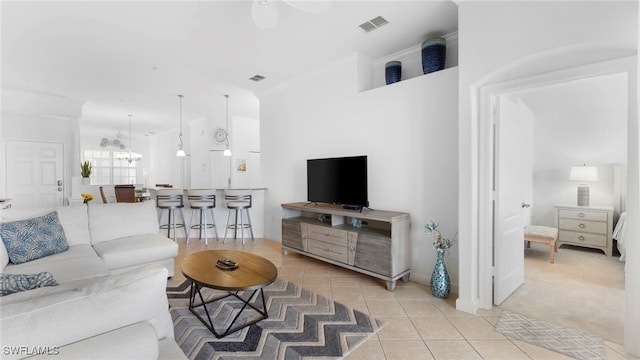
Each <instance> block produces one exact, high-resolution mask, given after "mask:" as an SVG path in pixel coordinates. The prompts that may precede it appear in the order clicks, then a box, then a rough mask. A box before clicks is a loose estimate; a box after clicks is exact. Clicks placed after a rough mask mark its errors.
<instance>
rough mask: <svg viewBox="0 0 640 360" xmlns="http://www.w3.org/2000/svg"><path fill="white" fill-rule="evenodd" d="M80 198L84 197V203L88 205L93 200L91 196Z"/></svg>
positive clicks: (83, 195) (86, 195) (84, 195)
mask: <svg viewBox="0 0 640 360" xmlns="http://www.w3.org/2000/svg"><path fill="white" fill-rule="evenodd" d="M80 196H82V198H83V199H84V201H83V202H84V203H85V204H86V203H88V202H89V201H91V200H93V195H91V194H80Z"/></svg>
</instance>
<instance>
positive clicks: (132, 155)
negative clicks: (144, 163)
mask: <svg viewBox="0 0 640 360" xmlns="http://www.w3.org/2000/svg"><path fill="white" fill-rule="evenodd" d="M132 116H133V115H131V114H129V153H128V154H127V153H117V154H116V159H120V160H127V161H128V162H129V164H131V163H132V162H134V161H136V160H140V159H142V154H138V153H134V152H133V151H132V150H131V117H132Z"/></svg>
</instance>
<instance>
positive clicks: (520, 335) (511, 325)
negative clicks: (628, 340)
mask: <svg viewBox="0 0 640 360" xmlns="http://www.w3.org/2000/svg"><path fill="white" fill-rule="evenodd" d="M496 331H497V332H499V333H501V334H503V335H505V336H506V337H508V338H512V339H518V340H522V341H525V342H528V343H530V344H533V345H537V346H541V347H544V348H547V349H549V350H553V351H556V352H559V353H561V354H565V355H567V356H570V357H572V358H574V359H590V360H596V359H606V358H607V352H606V350H605V347H604V342H603V341H602V339H600V338H599V337H597V336H592V335H588V334H585V333H583V332H580V331H577V330H572V329H567V328H563V327H560V326H556V325H553V324H549V323H547V322H544V321H539V320H533V319H529V318H527V317H525V316H523V315H520V314H516V313H513V312H510V311H503V312H502V314H501V315H500V319H499V320H498V323H497V324H496Z"/></svg>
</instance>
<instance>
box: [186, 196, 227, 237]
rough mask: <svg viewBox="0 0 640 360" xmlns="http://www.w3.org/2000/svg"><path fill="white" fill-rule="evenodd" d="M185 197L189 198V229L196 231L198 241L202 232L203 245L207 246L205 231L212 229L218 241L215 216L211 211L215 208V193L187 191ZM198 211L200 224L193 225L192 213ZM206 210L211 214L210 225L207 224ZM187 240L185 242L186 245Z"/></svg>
mask: <svg viewBox="0 0 640 360" xmlns="http://www.w3.org/2000/svg"><path fill="white" fill-rule="evenodd" d="M187 197H188V198H189V207H190V208H191V218H190V219H189V224H191V226H190V228H191V229H198V239H202V233H203V232H204V244H205V245H209V241H208V238H207V229H213V231H214V234H215V235H216V240H217V241H220V239H218V227H217V226H216V216H215V214H214V211H213V209H214V208H215V207H216V191H215V190H209V189H197V190H195V189H194V190H189V191H187ZM198 210H199V211H200V222H199V223H198V224H194V223H193V213H194V212H196V211H198ZM207 210H209V212H210V213H211V223H207ZM188 243H189V240H187V244H188Z"/></svg>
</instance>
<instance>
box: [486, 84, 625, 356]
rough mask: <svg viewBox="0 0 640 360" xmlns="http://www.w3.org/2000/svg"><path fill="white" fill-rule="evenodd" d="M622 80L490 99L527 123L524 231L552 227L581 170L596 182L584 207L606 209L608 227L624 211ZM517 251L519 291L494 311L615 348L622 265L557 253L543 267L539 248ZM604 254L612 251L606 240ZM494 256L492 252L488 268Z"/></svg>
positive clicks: (584, 254) (597, 255)
mask: <svg viewBox="0 0 640 360" xmlns="http://www.w3.org/2000/svg"><path fill="white" fill-rule="evenodd" d="M627 77H628V74H627V73H612V74H598V75H594V74H589V75H583V76H578V77H574V78H572V79H570V80H563V81H559V80H555V81H552V82H548V83H544V84H542V85H536V86H521V87H519V88H518V89H517V90H511V91H504V92H502V93H500V94H499V95H498V96H499V97H501V101H502V100H506V99H508V100H509V101H511V102H515V103H521V105H522V106H524V107H525V108H526V110H528V111H530V112H531V113H532V114H533V118H534V126H533V129H534V130H533V134H532V138H533V140H532V144H533V145H532V146H533V151H532V152H533V154H534V156H533V170H532V174H531V177H532V184H533V189H532V191H531V193H532V194H531V198H530V201H529V199H527V200H526V201H525V200H524V199H525V198H523V203H525V202H526V203H527V204H529V203H530V205H531V208H530V209H528V210H529V211H530V216H527V219H526V223H531V224H534V225H544V226H551V227H557V209H556V205H558V204H568V205H573V206H575V205H576V198H577V185H578V183H576V182H572V181H571V180H570V179H569V173H570V168H571V167H572V166H577V165H582V164H587V165H592V166H596V167H597V169H598V175H599V178H598V181H597V182H595V183H591V184H589V185H590V195H591V196H590V205H591V206H600V207H608V208H611V209H612V211H613V214H614V219H613V220H614V222H613V224H612V225H615V221H617V219H618V218H619V215H620V214H621V213H623V212H624V211H625V210H626V209H625V207H626V181H625V180H626V164H627V158H626V156H627V141H626V140H627V139H626V136H627V131H628V130H627V126H628V83H627V82H628V79H627ZM496 117H497V118H498V119H499V120H498V121H508V119H504V118H503V116H502V115H500V114H498V115H496ZM498 126H499V125H498ZM496 136H498V135H496ZM496 143H498V140H496ZM496 151H498V150H496ZM498 172H499V170H497V171H496V177H498ZM496 206H498V207H499V206H500V204H499V201H497V200H496ZM496 213H499V211H498V210H497V211H496ZM521 243H522V242H520V243H519V244H518V246H522V248H521V250H515V251H522V253H524V261H523V262H524V264H522V265H521V266H522V267H523V273H524V274H523V284H522V286H520V287H519V288H518V287H517V286H516V288H517V290H515V291H514V293H513V294H512V295H511V296H508V297H507V299H506V301H504V303H502V304H501V305H500V308H503V309H509V310H512V311H515V312H518V313H521V314H524V315H528V316H531V317H532V318H536V319H540V320H545V321H549V322H552V323H556V324H559V325H563V326H566V327H569V328H573V329H581V330H583V331H586V332H589V333H592V334H594V335H597V336H600V337H602V338H604V339H605V340H609V341H612V342H615V343H618V344H622V343H623V338H624V311H623V309H624V306H625V292H624V263H622V262H620V261H619V259H618V258H619V256H618V257H613V256H607V255H605V254H603V252H602V251H599V250H595V249H590V248H585V247H573V246H568V245H564V246H562V247H560V249H559V251H558V252H557V253H556V255H555V264H550V263H549V252H548V246H547V245H544V244H536V243H532V245H531V248H530V249H525V248H524V244H521ZM496 246H499V245H498V242H496ZM608 246H609V248H610V249H612V248H613V244H612V241H611V240H608ZM615 250H617V249H615ZM499 253H500V252H499V251H497V249H496V258H497V259H496V263H499V262H500V258H499V257H500V255H499ZM603 294H606V296H604V295H603ZM605 297H606V299H605ZM494 299H495V298H494Z"/></svg>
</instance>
